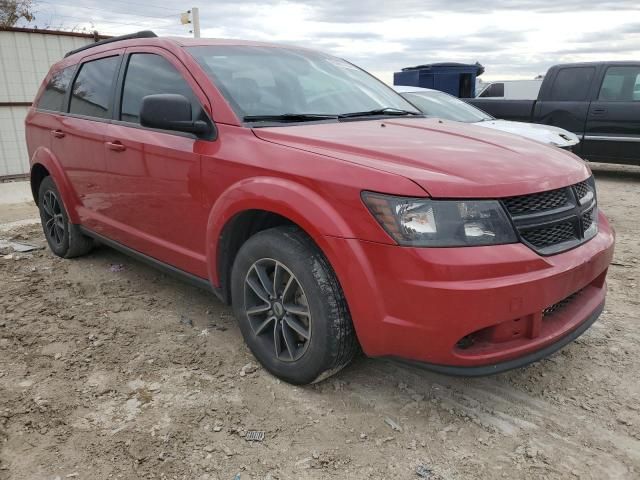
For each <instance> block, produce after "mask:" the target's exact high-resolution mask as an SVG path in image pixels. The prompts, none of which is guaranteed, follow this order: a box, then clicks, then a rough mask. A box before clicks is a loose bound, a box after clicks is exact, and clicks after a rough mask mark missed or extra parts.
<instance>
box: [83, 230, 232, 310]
mask: <svg viewBox="0 0 640 480" xmlns="http://www.w3.org/2000/svg"><path fill="white" fill-rule="evenodd" d="M80 231H81V232H82V233H83V234H85V235H86V236H87V237H91V238H93V239H94V240H97V241H98V242H100V243H102V244H104V245H106V246H108V247H111V248H113V249H114V250H118V251H119V252H122V253H124V254H125V255H128V256H130V257H133V258H135V259H137V260H140V261H141V262H143V263H146V264H147V265H150V266H152V267H155V268H157V269H158V270H161V271H162V272H164V273H166V274H168V275H171V276H173V277H176V278H180V279H181V280H184V281H186V282H188V283H190V284H191V285H194V286H196V287H198V288H201V289H203V290H206V291H208V292H212V293H213V294H214V295H215V296H216V297H218V300H220V301H221V302H222V303H226V302H225V301H224V297H223V295H222V289H220V288H217V287H214V286H213V285H211V282H209V280H207V279H206V278H202V277H198V276H196V275H193V274H191V273H189V272H185V271H184V270H180V269H179V268H176V267H174V266H173V265H169V264H168V263H165V262H162V261H160V260H157V259H155V258H153V257H150V256H149V255H145V254H144V253H141V252H138V251H137V250H134V249H132V248H129V247H127V246H125V245H123V244H121V243H119V242H116V241H114V240H111V239H109V238H107V237H103V236H102V235H100V234H99V233H96V232H94V231H92V230H89V229H88V228H85V227H83V226H80Z"/></svg>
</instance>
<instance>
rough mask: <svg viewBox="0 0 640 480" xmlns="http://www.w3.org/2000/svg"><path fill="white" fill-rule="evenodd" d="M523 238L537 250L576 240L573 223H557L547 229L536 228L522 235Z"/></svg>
mask: <svg viewBox="0 0 640 480" xmlns="http://www.w3.org/2000/svg"><path fill="white" fill-rule="evenodd" d="M522 238H523V239H524V240H525V241H526V242H527V243H530V244H531V245H535V246H536V247H537V248H546V247H549V246H551V245H556V244H558V243H562V242H567V241H571V240H573V239H575V238H576V232H575V228H574V226H573V223H571V222H564V223H557V224H555V225H552V226H550V227H546V228H536V229H534V230H528V231H526V232H523V233H522Z"/></svg>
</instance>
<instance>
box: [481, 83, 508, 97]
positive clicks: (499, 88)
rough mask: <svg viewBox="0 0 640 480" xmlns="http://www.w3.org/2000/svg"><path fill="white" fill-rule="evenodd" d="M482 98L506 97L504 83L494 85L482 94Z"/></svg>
mask: <svg viewBox="0 0 640 480" xmlns="http://www.w3.org/2000/svg"><path fill="white" fill-rule="evenodd" d="M480 96H481V97H483V98H487V97H489V98H490V97H494V98H495V97H504V83H492V84H491V85H489V86H488V87H487V88H485V89H484V90H483V91H482V93H481V94H480Z"/></svg>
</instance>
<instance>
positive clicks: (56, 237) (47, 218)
mask: <svg viewBox="0 0 640 480" xmlns="http://www.w3.org/2000/svg"><path fill="white" fill-rule="evenodd" d="M42 210H43V212H42V215H43V218H44V231H45V233H46V234H47V237H48V239H49V241H51V242H52V243H53V244H55V245H56V246H57V247H59V246H60V245H62V241H63V239H64V230H65V221H64V215H63V214H62V206H61V204H60V201H59V200H58V197H57V195H56V194H55V192H53V191H51V190H47V191H46V192H45V194H44V197H43V199H42Z"/></svg>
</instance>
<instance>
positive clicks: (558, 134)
mask: <svg viewBox="0 0 640 480" xmlns="http://www.w3.org/2000/svg"><path fill="white" fill-rule="evenodd" d="M475 125H478V126H479V127H485V128H494V129H496V130H501V131H503V132H509V133H514V134H516V135H522V136H523V137H527V138H530V139H532V140H536V141H538V142H541V143H546V144H547V145H553V146H554V147H561V148H566V147H572V146H574V145H577V144H578V143H579V142H580V139H579V138H578V136H577V135H576V134H574V133H571V132H569V131H568V130H565V129H564V128H559V127H552V126H550V125H540V124H537V123H524V122H511V121H508V120H486V121H484V122H478V123H476V124H475Z"/></svg>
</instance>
